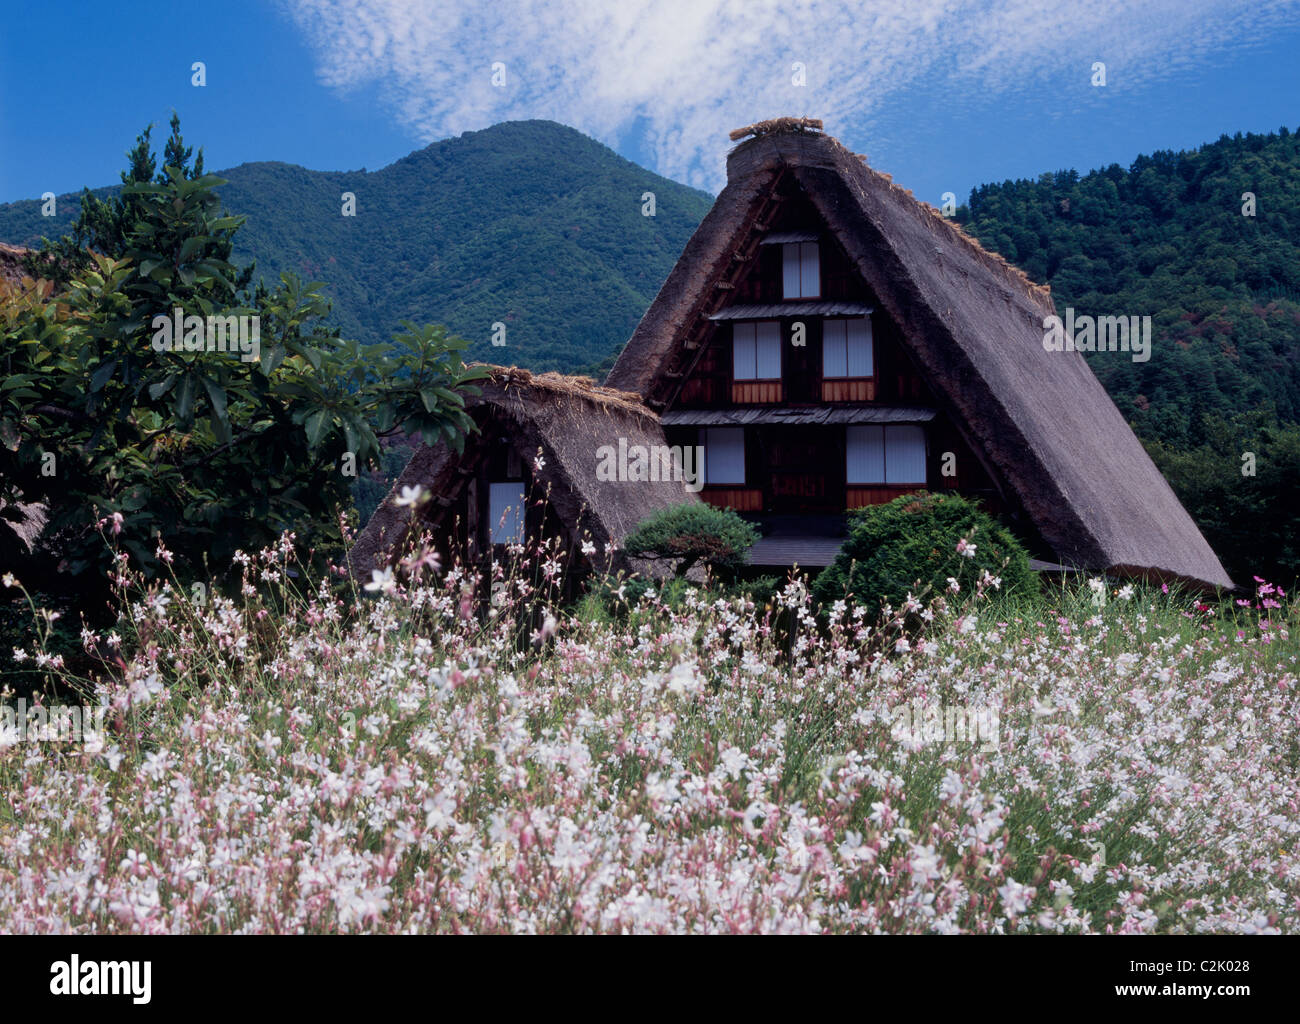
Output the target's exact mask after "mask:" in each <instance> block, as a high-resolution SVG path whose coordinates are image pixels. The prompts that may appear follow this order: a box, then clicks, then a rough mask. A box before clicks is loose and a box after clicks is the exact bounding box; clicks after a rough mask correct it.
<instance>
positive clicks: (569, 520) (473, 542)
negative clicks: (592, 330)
mask: <svg viewBox="0 0 1300 1024" xmlns="http://www.w3.org/2000/svg"><path fill="white" fill-rule="evenodd" d="M488 369H489V374H490V375H489V378H488V379H487V380H485V381H483V382H481V383H479V384H478V385H477V386H478V387H479V389H480V391H481V394H480V395H478V396H475V397H469V398H467V399H466V409H467V411H468V412H469V413H470V415H471V416H472V417H473V418H474V421H475V423H476V424H477V426H478V432H477V433H474V434H471V435H470V436H469V437H467V438H466V439H465V449H464V452H463V453H462V454H459V455H458V454H457V453H456V452H455V451H454V450H453V449H452V448H451V447H449V446H448V445H447V444H446V443H445V442H442V443H439V444H436V445H432V446H430V445H422V446H420V448H418V449H417V450H416V452H415V454H414V455H413V456H412V457H411V460H410V462H409V463H408V464H407V466H406V469H405V470H404V471H403V472H402V474H401V476H400V477H398V480H397V482H396V483H395V484H394V485H393V488H392V490H391V491H390V492H389V494H388V496H387V497H386V498H385V499H384V501H383V502H382V503H381V504H380V506H379V508H378V509H377V510H376V511H375V514H374V515H373V516H372V517H371V519H370V522H369V523H368V524H367V525H366V527H365V529H364V530H362V532H361V534H360V536H358V538H357V540H356V543H355V544H354V545H353V547H352V551H351V553H350V555H349V561H350V564H351V569H352V573H353V575H354V576H356V577H357V578H359V579H362V580H367V579H369V578H370V574H371V572H372V571H374V570H382V569H383V568H384V567H385V566H387V565H390V564H391V563H392V561H393V559H394V557H395V556H396V554H397V553H398V552H400V551H402V550H403V548H404V547H405V546H406V545H407V543H408V541H409V540H410V539H411V533H412V531H416V532H423V531H426V530H427V531H430V532H431V533H432V534H433V535H434V537H435V538H436V540H437V543H438V546H439V548H440V549H441V550H442V553H443V554H444V556H447V555H449V554H453V553H454V554H457V555H459V556H461V557H467V558H468V559H469V560H471V561H476V560H478V559H479V558H481V557H484V556H485V555H486V554H487V553H488V552H489V551H491V550H492V549H494V548H495V549H498V550H499V549H500V548H501V547H503V546H505V545H509V544H512V543H516V542H522V541H524V540H528V541H532V540H535V539H537V538H540V537H544V538H556V537H558V538H560V539H561V541H562V542H563V544H564V546H565V547H566V548H567V549H568V550H569V552H570V561H569V564H570V566H577V567H579V568H581V569H591V568H599V569H604V568H610V569H613V570H616V571H617V570H624V571H636V572H642V573H649V574H655V575H658V574H660V573H661V572H662V571H663V570H662V569H657V568H656V567H655V566H654V565H652V564H646V563H641V562H635V561H633V560H629V559H628V558H627V557H626V555H625V554H624V553H623V552H622V550H621V547H622V542H623V539H624V537H626V536H627V535H628V534H629V533H630V532H631V531H632V530H633V529H634V528H635V527H636V526H637V525H638V524H639V523H640V522H641V521H642V520H644V519H645V518H646V517H647V516H650V515H651V514H653V513H654V512H657V511H659V510H661V509H664V508H669V507H671V506H673V505H680V504H683V503H686V502H692V501H696V500H698V499H697V497H696V495H695V493H694V492H693V491H692V490H691V489H690V487H689V486H688V480H686V479H683V477H684V476H685V477H689V475H690V471H691V465H690V462H689V457H688V458H687V459H686V460H685V461H686V465H685V472H681V471H680V470H681V468H682V467H681V465H680V464H677V463H675V461H674V460H671V459H668V460H665V459H664V458H662V457H660V458H658V459H655V456H656V455H658V456H663V455H664V454H665V453H667V451H668V446H667V441H666V440H665V438H664V434H663V430H662V428H661V427H660V424H659V417H658V416H656V415H655V414H654V413H653V412H652V411H650V410H649V409H648V408H646V407H645V406H644V405H643V404H642V403H641V401H640V399H639V398H638V397H637V396H636V395H632V394H628V393H627V392H623V391H615V390H612V389H610V388H603V387H599V386H597V385H596V384H595V382H594V381H592V380H590V379H589V378H586V377H566V376H563V375H561V374H557V373H543V374H533V373H530V372H529V371H528V370H523V369H518V368H515V367H511V368H506V367H499V366H494V367H489V368H488ZM628 453H631V458H629V457H628ZM639 456H648V457H649V458H648V459H647V458H639ZM629 464H631V466H632V470H633V471H632V472H630V473H629V472H626V470H627V468H628V466H629ZM647 467H649V468H650V472H646V471H645V470H646V469H647ZM417 487H418V488H422V489H423V490H425V491H427V492H428V493H429V494H430V495H431V499H430V500H428V501H426V502H425V503H424V504H423V505H420V506H418V508H415V509H413V508H411V507H410V506H406V505H399V504H398V499H399V498H400V496H401V495H402V493H403V491H404V490H406V489H407V488H417ZM584 546H586V547H587V553H584V551H583V548H584ZM593 546H594V551H593V550H592V548H593Z"/></svg>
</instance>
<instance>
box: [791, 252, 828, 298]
mask: <svg viewBox="0 0 1300 1024" xmlns="http://www.w3.org/2000/svg"><path fill="white" fill-rule="evenodd" d="M781 282H782V287H783V294H784V297H785V298H787V299H815V298H817V297H818V296H820V295H821V293H822V282H821V254H820V251H819V249H818V245H817V243H816V242H787V243H785V244H784V245H782V246H781Z"/></svg>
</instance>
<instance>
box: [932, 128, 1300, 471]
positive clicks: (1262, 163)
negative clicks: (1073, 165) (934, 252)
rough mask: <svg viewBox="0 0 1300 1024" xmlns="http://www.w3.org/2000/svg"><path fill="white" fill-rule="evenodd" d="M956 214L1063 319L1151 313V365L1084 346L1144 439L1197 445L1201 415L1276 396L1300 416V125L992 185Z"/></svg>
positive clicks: (1280, 411)
mask: <svg viewBox="0 0 1300 1024" xmlns="http://www.w3.org/2000/svg"><path fill="white" fill-rule="evenodd" d="M1246 193H1250V194H1251V195H1250V196H1247V195H1246ZM1251 196H1253V202H1254V207H1253V213H1254V215H1253V216H1247V215H1244V214H1243V208H1244V209H1245V210H1246V211H1247V213H1249V212H1250V210H1251V207H1250V205H1249V204H1250V202H1251ZM957 218H958V220H959V221H961V222H962V224H963V225H964V226H965V227H966V229H967V230H968V231H970V232H971V233H972V234H974V235H975V236H976V237H978V238H979V239H980V241H981V243H983V244H984V245H985V246H986V247H988V248H991V249H994V250H996V251H997V252H999V253H1001V254H1002V255H1003V256H1005V257H1006V258H1007V259H1008V260H1010V261H1011V262H1012V263H1015V264H1016V265H1017V266H1019V267H1021V268H1022V269H1023V270H1024V271H1025V272H1026V273H1027V274H1029V275H1030V276H1031V277H1032V278H1034V279H1035V280H1036V281H1040V282H1049V283H1050V284H1051V286H1052V294H1053V297H1054V298H1055V300H1056V306H1057V310H1058V312H1060V313H1061V314H1062V315H1064V314H1065V310H1066V307H1073V308H1074V310H1075V312H1076V315H1077V314H1089V315H1093V316H1097V315H1113V316H1148V315H1149V316H1150V317H1151V318H1152V337H1153V350H1152V355H1151V358H1150V360H1149V361H1148V362H1145V363H1136V362H1134V361H1133V360H1132V358H1131V357H1130V355H1127V354H1124V353H1095V354H1093V355H1090V356H1088V359H1089V361H1090V364H1091V366H1092V368H1093V371H1094V372H1095V373H1096V374H1097V376H1098V377H1099V378H1100V379H1101V381H1102V383H1103V384H1105V386H1106V389H1107V390H1108V391H1109V392H1110V394H1111V397H1113V398H1114V399H1115V402H1116V404H1117V405H1119V407H1120V410H1121V411H1122V412H1123V413H1124V415H1125V416H1126V417H1127V418H1128V419H1129V420H1131V421H1132V422H1133V423H1134V425H1135V427H1136V429H1137V432H1138V434H1139V435H1140V436H1142V437H1143V438H1144V439H1147V440H1154V441H1160V442H1163V443H1166V444H1170V445H1173V446H1175V447H1178V448H1184V447H1188V446H1193V445H1195V444H1197V443H1198V442H1199V440H1200V433H1201V418H1202V416H1203V415H1204V414H1210V415H1220V416H1233V415H1235V414H1237V413H1241V412H1245V411H1247V410H1252V409H1257V408H1260V407H1267V406H1269V405H1271V406H1272V407H1274V408H1275V409H1276V412H1277V415H1278V416H1279V417H1280V418H1281V419H1282V420H1284V421H1287V422H1296V421H1298V420H1300V135H1297V134H1294V133H1291V132H1289V131H1288V130H1287V129H1286V128H1283V129H1282V130H1281V132H1280V133H1276V134H1270V135H1253V134H1251V135H1245V136H1242V135H1240V134H1239V135H1237V136H1235V137H1233V138H1229V137H1227V136H1226V135H1225V136H1224V137H1222V138H1221V139H1220V140H1219V141H1218V142H1214V143H1211V144H1209V145H1206V146H1202V147H1201V148H1200V149H1197V150H1192V151H1188V152H1181V153H1172V152H1168V151H1162V152H1157V153H1153V154H1151V155H1150V156H1140V157H1138V158H1137V159H1136V160H1135V161H1134V162H1133V164H1132V166H1131V167H1129V168H1128V169H1125V168H1122V167H1120V166H1119V165H1118V164H1112V165H1111V166H1110V167H1107V168H1104V169H1103V170H1096V171H1092V172H1090V173H1088V174H1086V175H1083V176H1080V175H1079V173H1078V172H1077V171H1058V172H1056V173H1054V174H1044V175H1042V176H1041V177H1039V179H1038V180H1037V181H1008V182H1004V183H1002V184H1000V185H984V186H982V187H980V188H977V189H974V190H973V191H972V192H971V197H970V202H969V204H968V205H967V206H964V207H961V208H959V209H958V211H957Z"/></svg>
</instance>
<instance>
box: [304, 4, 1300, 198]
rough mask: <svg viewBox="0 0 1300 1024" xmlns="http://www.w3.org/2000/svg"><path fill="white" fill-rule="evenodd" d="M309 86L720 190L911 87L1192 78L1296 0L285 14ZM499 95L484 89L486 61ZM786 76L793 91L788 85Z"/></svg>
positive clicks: (529, 7)
mask: <svg viewBox="0 0 1300 1024" xmlns="http://www.w3.org/2000/svg"><path fill="white" fill-rule="evenodd" d="M286 6H287V8H288V10H289V12H290V14H291V16H292V17H293V19H294V20H295V22H296V23H297V24H298V25H299V26H300V28H301V29H302V31H303V32H304V33H305V34H306V37H307V39H308V40H309V42H310V44H311V45H312V47H313V49H314V51H315V53H316V55H317V61H318V74H319V76H320V78H321V80H322V82H324V83H325V84H327V85H329V86H331V87H333V88H336V89H339V90H343V91H348V90H353V89H357V88H359V87H362V86H366V85H371V84H375V85H377V86H378V89H379V94H380V95H381V96H382V97H383V101H384V102H385V103H386V104H388V105H389V107H390V109H391V112H392V114H393V116H394V117H395V118H396V119H397V120H398V121H399V122H400V123H401V124H402V125H403V126H404V127H406V128H407V129H408V130H410V131H412V132H413V133H414V134H415V135H416V136H417V137H419V138H421V139H422V140H424V141H426V142H427V141H433V140H434V139H439V138H444V137H446V136H448V135H454V134H457V133H459V132H462V131H468V130H472V129H477V128H483V127H486V126H488V125H490V124H494V123H496V122H498V121H502V120H510V119H520V118H533V117H541V118H551V119H554V120H557V121H562V122H564V123H566V124H571V125H573V126H574V127H576V128H579V129H581V130H583V131H585V132H587V133H589V134H591V135H594V136H595V137H597V138H600V139H603V140H605V141H606V142H610V143H617V142H618V141H619V140H620V139H621V138H622V137H623V136H624V135H625V134H626V133H628V132H630V131H637V132H640V133H643V134H644V138H645V141H644V146H645V148H646V149H648V150H649V151H650V152H651V153H652V154H653V158H654V163H655V169H656V170H658V171H659V172H660V173H662V174H666V175H668V176H670V177H673V178H677V179H679V180H684V181H689V182H691V183H692V184H696V185H701V186H706V187H717V186H718V185H719V184H720V181H721V178H722V163H721V159H720V156H721V145H720V142H722V141H724V140H725V133H726V131H728V130H729V129H731V128H734V127H737V126H739V125H742V124H746V123H749V122H752V121H755V120H759V119H762V118H765V117H773V116H778V115H783V114H795V115H798V114H809V115H812V116H817V117H823V118H825V119H826V122H827V128H828V129H829V130H832V131H835V132H837V133H839V134H843V135H845V136H848V137H851V138H852V137H871V135H872V132H873V128H874V127H875V126H876V124H877V122H882V121H889V120H890V119H891V118H892V117H893V116H894V111H895V110H897V108H898V106H899V104H900V102H901V101H904V100H905V98H906V96H907V93H908V92H909V91H910V90H916V89H924V90H925V91H927V92H928V93H931V94H933V93H935V92H941V93H943V94H945V95H946V94H947V93H949V92H950V93H951V107H952V109H953V110H954V111H957V110H961V109H967V108H970V107H971V106H973V105H980V104H992V103H996V102H997V101H998V98H999V97H1000V96H1004V95H1005V94H1007V93H1010V92H1012V91H1020V92H1024V91H1029V90H1041V91H1044V92H1051V93H1054V94H1055V95H1053V97H1052V99H1051V101H1050V103H1051V106H1052V107H1054V108H1057V109H1061V108H1068V107H1070V106H1071V105H1075V104H1079V103H1083V102H1086V100H1087V89H1086V88H1085V87H1086V86H1087V82H1088V78H1089V74H1090V70H1089V69H1090V67H1091V65H1092V62H1093V61H1095V60H1102V61H1105V62H1106V65H1107V79H1108V86H1107V87H1108V88H1109V89H1118V90H1129V89H1140V88H1142V87H1143V86H1144V85H1148V84H1150V83H1152V82H1154V81H1156V80H1158V79H1161V78H1165V77H1168V76H1170V75H1178V74H1191V73H1196V72H1197V71H1198V70H1200V69H1203V68H1204V67H1206V66H1210V65H1213V64H1214V63H1215V62H1216V61H1221V60H1223V59H1226V58H1228V57H1230V56H1235V55H1236V54H1237V53H1238V52H1239V51H1240V50H1241V49H1242V48H1244V47H1248V46H1251V45H1254V44H1256V43H1259V42H1263V41H1264V40H1265V39H1267V35H1268V32H1269V31H1270V29H1272V28H1274V27H1276V26H1279V25H1282V24H1295V23H1296V22H1297V21H1300V5H1298V4H1297V3H1296V2H1295V0H1257V2H1254V3H1251V4H1242V3H1240V0H1137V2H1120V0H1100V2H1096V0H1094V2H1091V3H1088V4H1080V3H1078V2H1077V0H1004V2H1000V3H990V2H987V0H984V2H979V0H870V2H863V0H858V2H842V0H781V2H775V0H538V2H521V0H502V2H492V3H484V2H483V0H473V2H457V0H451V2H443V3H438V4H433V3H430V2H428V0H287V2H286ZM498 61H499V62H501V63H503V64H504V65H505V68H506V84H505V86H504V87H496V86H494V85H493V84H492V65H493V63H494V62H498ZM795 62H801V63H802V64H803V65H804V67H805V68H806V71H805V75H806V84H805V85H803V86H797V85H795V84H794V82H793V77H794V70H793V67H792V66H793V65H794V63H795Z"/></svg>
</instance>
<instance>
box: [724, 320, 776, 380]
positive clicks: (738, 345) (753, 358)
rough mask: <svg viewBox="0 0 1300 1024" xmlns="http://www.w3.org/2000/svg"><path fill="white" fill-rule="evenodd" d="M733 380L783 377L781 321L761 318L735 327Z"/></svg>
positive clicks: (732, 343) (732, 342)
mask: <svg viewBox="0 0 1300 1024" xmlns="http://www.w3.org/2000/svg"><path fill="white" fill-rule="evenodd" d="M731 331H732V334H731V345H732V379H733V380H780V379H781V322H780V321H779V320H759V321H749V322H748V323H744V322H740V323H736V324H734V325H733V326H732V328H731Z"/></svg>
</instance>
